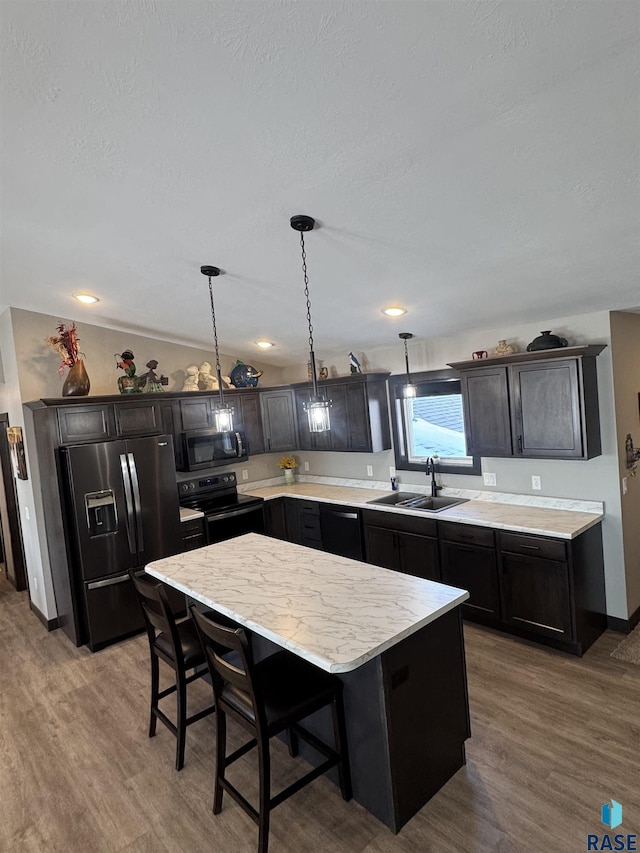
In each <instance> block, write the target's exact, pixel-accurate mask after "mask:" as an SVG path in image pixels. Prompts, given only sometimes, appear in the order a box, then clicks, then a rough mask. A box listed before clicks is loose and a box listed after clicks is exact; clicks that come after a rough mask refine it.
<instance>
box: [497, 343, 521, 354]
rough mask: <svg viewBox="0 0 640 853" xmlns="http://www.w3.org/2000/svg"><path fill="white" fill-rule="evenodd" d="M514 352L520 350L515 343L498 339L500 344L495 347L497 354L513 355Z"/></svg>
mask: <svg viewBox="0 0 640 853" xmlns="http://www.w3.org/2000/svg"><path fill="white" fill-rule="evenodd" d="M513 352H518V350H517V348H516V347H514V346H513V344H508V343H507V342H506V340H505V341H498V346H497V347H496V348H495V354H496V355H511V353H513Z"/></svg>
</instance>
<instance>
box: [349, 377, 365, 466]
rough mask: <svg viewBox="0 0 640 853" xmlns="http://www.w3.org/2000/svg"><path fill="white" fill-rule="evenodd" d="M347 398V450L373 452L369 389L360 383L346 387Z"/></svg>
mask: <svg viewBox="0 0 640 853" xmlns="http://www.w3.org/2000/svg"><path fill="white" fill-rule="evenodd" d="M344 387H345V391H346V396H347V425H348V431H349V432H348V436H347V442H348V444H347V449H348V450H350V451H354V452H370V451H371V430H370V428H369V409H368V405H367V389H366V386H365V385H364V383H363V384H360V383H357V384H354V385H345V386H344Z"/></svg>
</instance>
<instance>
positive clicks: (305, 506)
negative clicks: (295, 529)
mask: <svg viewBox="0 0 640 853" xmlns="http://www.w3.org/2000/svg"><path fill="white" fill-rule="evenodd" d="M296 506H297V508H298V512H299V513H300V515H302V514H303V513H304V514H305V515H317V516H318V518H320V504H319V503H317V502H316V501H299V500H296Z"/></svg>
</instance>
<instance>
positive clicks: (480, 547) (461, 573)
mask: <svg viewBox="0 0 640 853" xmlns="http://www.w3.org/2000/svg"><path fill="white" fill-rule="evenodd" d="M439 530H440V552H441V558H442V582H443V583H446V584H449V585H450V586H457V587H460V588H461V589H466V590H468V592H469V599H468V600H467V601H466V602H465V603H464V604H463V612H464V613H465V615H467V616H471V617H474V616H475V617H477V618H478V619H482V618H483V617H491V618H492V619H499V618H500V592H499V589H498V564H497V559H496V550H495V541H494V533H493V530H491V529H489V528H486V527H472V526H471V525H468V524H455V523H451V524H440V525H439Z"/></svg>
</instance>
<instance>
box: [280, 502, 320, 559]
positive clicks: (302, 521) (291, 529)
mask: <svg viewBox="0 0 640 853" xmlns="http://www.w3.org/2000/svg"><path fill="white" fill-rule="evenodd" d="M285 514H286V522H287V536H288V539H289V541H290V542H295V543H296V544H297V545H306V546H307V547H308V548H317V549H318V550H320V551H321V550H322V530H321V527H320V505H319V504H318V502H317V501H308V500H299V499H297V498H285Z"/></svg>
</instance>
